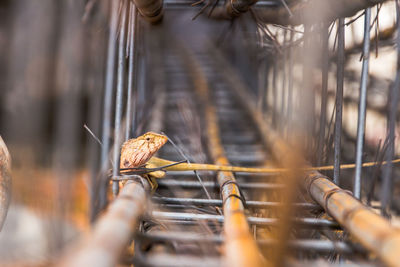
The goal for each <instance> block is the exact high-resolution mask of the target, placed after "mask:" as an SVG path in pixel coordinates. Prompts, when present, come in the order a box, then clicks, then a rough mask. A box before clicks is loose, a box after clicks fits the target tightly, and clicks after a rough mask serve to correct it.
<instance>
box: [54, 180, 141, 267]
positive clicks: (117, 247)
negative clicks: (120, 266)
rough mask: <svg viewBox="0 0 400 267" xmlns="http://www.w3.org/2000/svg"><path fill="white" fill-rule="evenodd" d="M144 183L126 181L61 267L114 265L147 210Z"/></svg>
mask: <svg viewBox="0 0 400 267" xmlns="http://www.w3.org/2000/svg"><path fill="white" fill-rule="evenodd" d="M143 183H145V180H142V181H139V182H133V181H130V182H127V183H126V184H125V186H124V187H123V188H122V190H121V192H120V193H119V195H118V196H117V198H115V200H114V201H113V202H112V203H111V204H110V206H109V208H108V210H107V212H105V213H104V214H103V215H102V216H101V217H100V218H99V219H98V220H97V221H96V223H95V225H94V227H93V229H92V231H91V232H90V233H89V234H88V235H87V236H86V237H84V238H83V239H82V240H81V241H80V242H79V243H76V244H75V246H74V247H71V248H72V249H71V250H70V251H67V253H66V254H64V256H63V257H62V258H61V260H60V261H59V264H60V266H63V267H72V266H74V267H76V266H99V267H109V266H115V265H116V264H117V263H118V260H119V257H120V255H121V253H122V252H123V251H124V249H125V246H126V245H127V244H128V242H129V241H130V240H131V237H132V233H133V231H134V229H135V228H136V226H137V225H138V222H139V218H140V216H141V215H142V214H143V213H144V212H145V210H146V205H145V204H146V202H147V194H146V192H145V190H144V188H143Z"/></svg>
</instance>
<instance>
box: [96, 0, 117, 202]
mask: <svg viewBox="0 0 400 267" xmlns="http://www.w3.org/2000/svg"><path fill="white" fill-rule="evenodd" d="M118 4H119V1H111V19H110V29H109V31H110V34H109V38H108V51H107V68H106V81H105V89H104V104H103V105H104V106H103V126H102V136H101V142H102V144H103V145H102V147H101V156H100V164H101V171H102V172H105V171H106V170H107V169H108V166H109V159H108V153H109V149H110V137H109V135H110V132H111V109H112V95H113V87H114V67H115V52H116V38H117V22H118ZM102 184H105V182H102ZM99 193H100V199H101V200H102V201H101V202H104V201H106V199H107V198H106V194H107V189H106V186H101V187H100V192H99ZM104 205H105V203H101V204H100V207H103V206H104Z"/></svg>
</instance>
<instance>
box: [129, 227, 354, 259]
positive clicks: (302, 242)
mask: <svg viewBox="0 0 400 267" xmlns="http://www.w3.org/2000/svg"><path fill="white" fill-rule="evenodd" d="M136 237H137V238H138V239H142V240H151V241H153V242H190V243H216V244H221V243H223V242H224V237H223V236H220V235H211V236H210V235H202V234H198V233H195V232H161V231H157V232H151V233H146V234H145V235H144V234H140V233H139V234H137V235H136ZM276 243H277V240H274V239H258V240H257V244H258V245H259V246H261V247H266V248H270V247H273V246H274V245H276ZM288 245H289V247H290V248H292V249H295V250H301V251H305V252H318V253H332V252H336V253H342V254H349V253H354V249H353V247H351V246H350V245H349V244H348V243H346V242H341V241H330V240H316V239H297V240H290V241H289V244H288Z"/></svg>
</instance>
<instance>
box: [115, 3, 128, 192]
mask: <svg viewBox="0 0 400 267" xmlns="http://www.w3.org/2000/svg"><path fill="white" fill-rule="evenodd" d="M127 10H128V9H127V2H126V0H122V9H121V31H120V33H119V40H118V68H117V94H116V97H115V118H114V121H115V125H114V146H113V162H114V167H113V177H115V176H117V175H118V172H119V150H120V146H121V144H120V143H121V117H122V108H123V104H122V97H123V89H124V80H125V53H126V47H125V45H126V42H125V40H126V28H127V27H126V16H127ZM112 191H113V195H114V196H116V195H118V192H119V182H118V181H113V186H112Z"/></svg>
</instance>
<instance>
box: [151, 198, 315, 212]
mask: <svg viewBox="0 0 400 267" xmlns="http://www.w3.org/2000/svg"><path fill="white" fill-rule="evenodd" d="M152 200H153V201H154V202H156V203H162V204H184V205H203V206H222V200H221V199H199V198H173V197H153V198H152ZM282 205H283V204H282V203H280V202H271V201H254V200H246V206H247V207H248V208H279V207H282ZM293 206H294V207H295V208H300V209H309V210H319V209H322V207H321V206H320V205H317V204H313V203H293Z"/></svg>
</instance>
